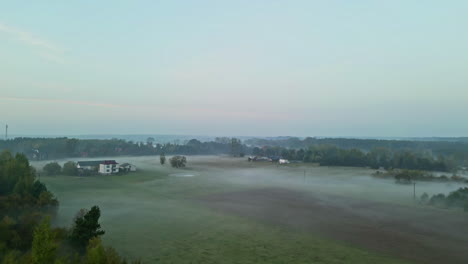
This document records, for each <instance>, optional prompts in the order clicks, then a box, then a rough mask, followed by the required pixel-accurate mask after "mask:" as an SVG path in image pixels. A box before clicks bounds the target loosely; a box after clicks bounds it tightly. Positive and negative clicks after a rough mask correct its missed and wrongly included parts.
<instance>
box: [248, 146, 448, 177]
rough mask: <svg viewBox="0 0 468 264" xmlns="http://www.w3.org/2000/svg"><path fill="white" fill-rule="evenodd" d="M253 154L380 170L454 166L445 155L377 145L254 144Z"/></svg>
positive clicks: (436, 169)
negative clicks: (362, 147)
mask: <svg viewBox="0 0 468 264" xmlns="http://www.w3.org/2000/svg"><path fill="white" fill-rule="evenodd" d="M252 152H253V154H254V155H259V156H281V157H282V158H285V159H289V160H300V161H304V162H313V163H319V164H320V165H323V166H351V167H371V168H374V169H378V168H380V167H383V168H385V169H390V168H400V169H411V170H428V171H451V170H454V169H455V167H456V166H455V165H454V164H452V163H450V162H449V161H448V160H447V159H445V158H444V157H439V158H437V159H435V158H433V157H432V156H430V155H424V154H420V153H415V152H410V151H390V150H389V149H386V148H375V149H372V150H370V151H368V152H365V151H362V150H359V149H354V148H353V149H345V148H338V147H336V146H333V145H318V146H311V147H309V148H307V149H287V148H282V147H263V148H258V147H255V148H254V149H253V151H252Z"/></svg>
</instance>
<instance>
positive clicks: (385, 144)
mask: <svg viewBox="0 0 468 264" xmlns="http://www.w3.org/2000/svg"><path fill="white" fill-rule="evenodd" d="M244 143H245V144H247V145H249V146H251V147H260V148H261V147H263V146H270V147H280V148H289V149H307V148H309V147H311V146H322V145H333V146H336V147H338V148H343V149H359V150H361V151H364V152H369V151H371V150H373V149H387V150H389V151H391V152H405V151H409V152H414V153H418V154H424V155H431V156H434V157H439V156H443V157H444V158H445V159H450V160H452V161H454V162H456V163H457V164H460V165H464V166H468V141H467V138H458V139H456V140H448V139H443V138H439V139H438V138H429V139H424V140H387V139H385V140H383V139H354V138H314V137H307V138H304V139H300V138H296V137H286V138H276V139H261V138H253V139H247V140H245V141H244Z"/></svg>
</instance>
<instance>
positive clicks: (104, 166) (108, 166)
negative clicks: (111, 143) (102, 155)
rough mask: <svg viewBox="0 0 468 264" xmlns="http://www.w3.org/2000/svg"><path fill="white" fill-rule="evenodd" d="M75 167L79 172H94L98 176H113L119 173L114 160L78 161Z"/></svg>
mask: <svg viewBox="0 0 468 264" xmlns="http://www.w3.org/2000/svg"><path fill="white" fill-rule="evenodd" d="M76 167H77V168H78V170H81V171H88V172H90V171H95V172H98V173H100V174H113V173H117V172H119V166H118V163H117V162H116V161H115V160H92V161H78V162H77V163H76Z"/></svg>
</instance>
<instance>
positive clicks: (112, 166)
mask: <svg viewBox="0 0 468 264" xmlns="http://www.w3.org/2000/svg"><path fill="white" fill-rule="evenodd" d="M118 165H119V164H118V163H117V162H116V161H115V160H104V161H103V162H101V163H99V170H98V172H99V173H100V174H113V173H118V172H119V166H118Z"/></svg>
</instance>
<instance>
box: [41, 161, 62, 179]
mask: <svg viewBox="0 0 468 264" xmlns="http://www.w3.org/2000/svg"><path fill="white" fill-rule="evenodd" d="M42 170H43V171H44V172H45V174H47V175H49V176H53V175H59V174H60V172H61V171H62V167H60V164H58V163H57V162H51V163H47V164H46V165H45V166H44V168H43V169H42Z"/></svg>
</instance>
